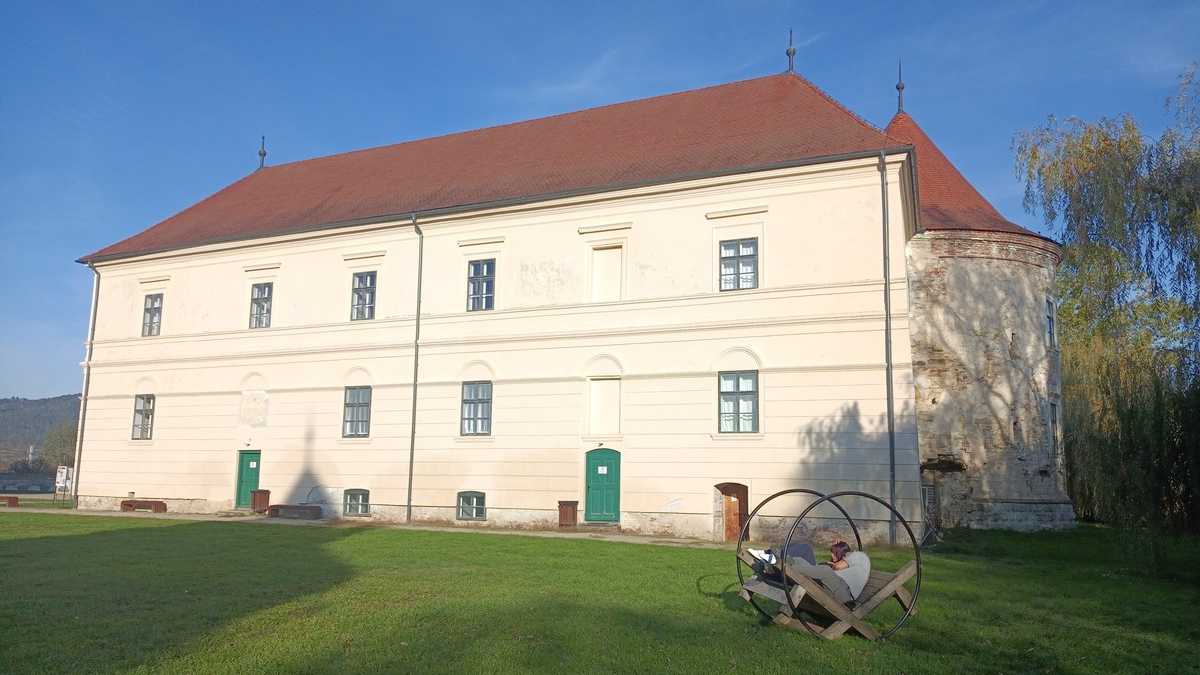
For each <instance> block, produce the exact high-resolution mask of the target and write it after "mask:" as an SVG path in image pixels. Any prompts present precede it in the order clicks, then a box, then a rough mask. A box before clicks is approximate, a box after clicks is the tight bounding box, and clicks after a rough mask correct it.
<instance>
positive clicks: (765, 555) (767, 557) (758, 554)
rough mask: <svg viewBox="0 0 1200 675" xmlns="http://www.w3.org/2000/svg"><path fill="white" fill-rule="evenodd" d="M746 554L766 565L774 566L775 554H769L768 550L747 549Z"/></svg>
mask: <svg viewBox="0 0 1200 675" xmlns="http://www.w3.org/2000/svg"><path fill="white" fill-rule="evenodd" d="M746 553H749V554H750V555H752V556H754V557H755V558H758V559H759V560H761V561H763V562H765V563H767V564H768V565H774V564H775V562H776V558H775V554H774V553H771V551H769V550H767V551H764V550H762V549H758V548H748V549H746Z"/></svg>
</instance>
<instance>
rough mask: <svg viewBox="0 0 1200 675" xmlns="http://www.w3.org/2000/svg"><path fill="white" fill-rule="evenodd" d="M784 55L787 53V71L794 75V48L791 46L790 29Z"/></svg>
mask: <svg viewBox="0 0 1200 675" xmlns="http://www.w3.org/2000/svg"><path fill="white" fill-rule="evenodd" d="M786 53H787V57H788V69H787V71H788V72H789V73H794V72H796V47H795V46H793V45H792V29H791V28H789V29H788V48H787V52H786Z"/></svg>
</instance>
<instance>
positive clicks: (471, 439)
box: [454, 434, 496, 443]
mask: <svg viewBox="0 0 1200 675" xmlns="http://www.w3.org/2000/svg"><path fill="white" fill-rule="evenodd" d="M454 442H455V443H495V442H496V437H495V436H492V435H491V434H488V435H486V436H484V435H482V434H480V435H478V436H455V437H454Z"/></svg>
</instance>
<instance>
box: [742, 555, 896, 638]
mask: <svg viewBox="0 0 1200 675" xmlns="http://www.w3.org/2000/svg"><path fill="white" fill-rule="evenodd" d="M740 557H741V559H742V561H743V562H745V563H746V564H747V565H750V566H753V565H754V564H755V563H756V562H757V561H756V560H755V558H753V557H752V556H750V554H749V553H747V552H745V551H742V552H741V555H740ZM916 574H917V562H916V561H915V560H910V561H909V562H908V564H906V565H904V566H903V567H901V568H900V569H899V570H897V571H896V572H885V571H882V570H877V569H872V570H871V576H870V577H869V580H868V581H867V584H866V586H864V587H863V590H862V593H859V594H858V597H859V601H858V602H857V603H851V604H850V605H844V604H842V603H841V602H839V601H838V600H837V599H835V598H834V597H833V594H831V593H830V592H829V591H827V590H825V587H824V586H822V585H821V584H820V583H819V582H817V581H815V580H813V579H810V578H808V577H806V576H804V575H802V574H794V573H793V572H792V571H791V570H788V573H787V575H788V579H789V580H790V581H791V584H792V587H791V589H790V593H791V596H792V597H791V600H792V604H793V605H795V606H796V608H797V609H799V610H801V611H803V612H807V613H809V614H810V615H814V616H816V617H820V618H822V619H825V620H827V621H828V622H829V623H828V625H821V626H814V625H811V624H809V625H807V626H806V622H805V621H803V620H802V619H801V618H800V617H798V616H793V615H792V613H791V612H790V611H789V609H788V603H787V597H786V595H785V593H787V592H789V591H786V590H785V585H784V584H783V583H782V582H774V581H769V580H767V579H762V578H760V577H757V576H756V577H754V578H752V579H750V580H749V581H747V582H746V583H745V584H743V586H742V591H741V596H742V598H743V599H745V600H749V599H750V595H751V594H755V595H761V596H763V597H766V598H769V599H771V600H774V601H775V602H777V603H780V605H781V607H780V609H779V613H778V614H777V615H776V616H775V623H777V624H779V625H781V626H786V627H788V628H791V629H793V630H798V631H808V630H813V631H814V632H816V634H817V635H819V636H820V637H823V638H825V639H826V640H836V639H837V638H839V637H841V636H842V635H843V634H844V633H845V632H846V631H848V630H853V631H854V632H856V633H858V634H859V635H861V636H863V637H865V638H867V639H868V640H877V639H879V631H877V630H875V628H874V627H872V626H871V625H870V624H868V623H867V622H866V621H865V619H866V617H867V615H868V614H870V613H871V612H873V611H875V610H876V609H877V608H878V607H879V606H880V605H882V604H883V603H884V601H886V600H889V599H891V598H895V599H896V602H898V603H899V604H900V608H901V609H903V610H905V611H908V610H910V609H911V610H912V611H913V613H915V612H916V607H914V606H913V597H912V594H911V593H910V592H909V590H908V589H907V588H905V587H904V584H905V582H907V581H908V580H909V579H912V578H913V577H914V576H916Z"/></svg>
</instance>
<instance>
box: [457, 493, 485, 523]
mask: <svg viewBox="0 0 1200 675" xmlns="http://www.w3.org/2000/svg"><path fill="white" fill-rule="evenodd" d="M458 519H459V520H487V497H486V495H484V494H483V493H482V492H478V491H475V490H468V491H466V492H460V493H458Z"/></svg>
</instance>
